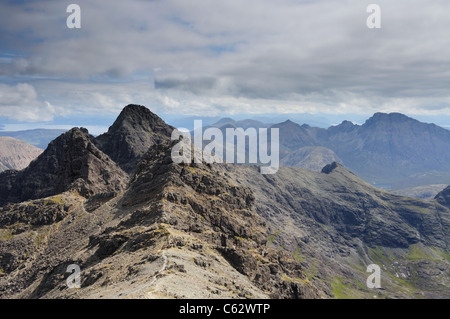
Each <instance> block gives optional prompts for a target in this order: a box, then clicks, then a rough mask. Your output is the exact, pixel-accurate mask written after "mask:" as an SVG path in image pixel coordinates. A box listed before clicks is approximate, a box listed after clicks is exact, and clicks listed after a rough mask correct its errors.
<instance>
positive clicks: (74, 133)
mask: <svg viewBox="0 0 450 319" xmlns="http://www.w3.org/2000/svg"><path fill="white" fill-rule="evenodd" d="M93 140H94V138H93V136H91V135H90V134H89V133H88V131H87V130H86V129H83V128H73V129H72V130H70V131H68V132H66V133H64V134H62V135H61V136H59V137H58V138H56V139H55V140H54V141H52V142H51V143H50V144H49V146H48V147H47V149H46V150H45V151H44V152H43V153H42V154H41V155H40V156H39V157H38V158H37V159H36V160H35V161H33V162H32V163H31V164H30V165H29V166H28V167H27V168H25V169H23V170H21V171H8V172H4V173H2V174H0V203H7V202H21V201H25V200H29V199H37V198H43V197H48V196H52V195H56V194H59V193H62V192H65V191H69V190H73V191H76V192H78V193H79V194H80V195H82V196H85V197H89V196H92V195H94V194H98V193H115V192H119V191H121V190H123V189H124V188H125V186H126V184H127V182H128V176H127V174H126V173H124V172H123V171H122V170H121V169H120V168H119V167H118V166H117V164H116V163H115V162H113V161H112V160H111V159H110V158H109V157H108V156H107V155H105V154H104V153H102V152H101V151H100V150H99V149H98V148H97V147H96V146H95V145H94V143H93Z"/></svg>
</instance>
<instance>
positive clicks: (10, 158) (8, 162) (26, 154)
mask: <svg viewBox="0 0 450 319" xmlns="http://www.w3.org/2000/svg"><path fill="white" fill-rule="evenodd" d="M41 153H42V150H41V149H39V148H37V147H34V146H32V145H30V144H27V143H25V142H22V141H19V140H18V139H15V138H12V137H8V136H0V172H1V171H5V170H7V169H13V170H21V169H23V168H25V167H27V166H28V164H30V162H31V161H32V160H34V159H35V158H36V157H38V156H39V154H41ZM2 168H3V169H2Z"/></svg>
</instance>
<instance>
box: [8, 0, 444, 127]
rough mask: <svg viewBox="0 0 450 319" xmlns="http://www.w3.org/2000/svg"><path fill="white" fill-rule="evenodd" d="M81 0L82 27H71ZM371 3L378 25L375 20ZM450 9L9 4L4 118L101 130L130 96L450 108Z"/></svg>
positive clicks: (415, 110)
mask: <svg viewBox="0 0 450 319" xmlns="http://www.w3.org/2000/svg"><path fill="white" fill-rule="evenodd" d="M71 3H76V4H78V5H79V6H80V8H81V28H79V29H69V28H68V27H67V25H66V19H67V17H68V16H69V15H70V13H67V12H66V9H67V6H68V5H69V4H71ZM371 3H376V4H378V5H379V6H380V7H381V28H380V29H369V28H368V27H367V25H366V20H367V18H368V16H369V15H370V13H367V11H366V9H367V6H368V5H369V4H371ZM449 19H450V2H449V1H448V0H433V1H425V0H396V1H377V0H373V1H372V0H371V1H367V2H366V1H361V0H341V1H336V0H333V1H328V0H314V1H313V0H276V1H275V0H246V1H243V0H227V1H222V0H221V1H218V0H217V1H216V0H154V1H146V0H131V1H130V0H127V1H125V0H122V1H119V0H108V1H100V0H86V1H84V0H71V1H63V0H58V1H54V0H49V1H26V0H22V1H12V0H11V1H6V0H4V1H2V2H1V3H0V125H1V124H3V125H4V127H5V125H6V126H8V125H9V126H10V127H11V124H24V125H33V123H39V124H40V123H50V124H52V125H66V124H74V125H75V124H77V123H72V122H76V121H81V122H83V121H84V122H86V123H87V122H88V124H91V125H93V126H94V125H95V124H96V123H98V125H100V126H101V125H102V123H104V122H106V121H110V119H113V118H114V117H115V116H116V115H117V114H118V112H120V110H121V109H122V108H123V107H124V106H125V105H127V104H129V103H136V104H143V105H146V106H147V107H149V108H150V109H152V111H154V112H155V113H157V114H160V115H179V116H181V115H186V116H192V115H193V116H199V115H202V116H205V115H210V116H229V115H231V116H233V115H236V114H241V113H245V114H269V113H270V114H272V113H311V114H319V113H320V114H342V116H343V117H345V114H363V115H370V114H373V113H375V112H403V113H406V114H410V115H412V114H417V115H424V116H425V115H428V116H440V117H441V116H442V117H445V116H449V115H450V23H449V21H450V20H449ZM27 123H28V124H27ZM82 124H84V123H82ZM35 125H37V124H35Z"/></svg>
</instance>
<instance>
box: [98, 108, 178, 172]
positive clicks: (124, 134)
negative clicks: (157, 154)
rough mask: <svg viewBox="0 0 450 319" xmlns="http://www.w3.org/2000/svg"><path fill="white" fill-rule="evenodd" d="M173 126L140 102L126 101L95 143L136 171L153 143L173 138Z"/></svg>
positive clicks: (122, 166) (126, 170) (127, 168)
mask: <svg viewBox="0 0 450 319" xmlns="http://www.w3.org/2000/svg"><path fill="white" fill-rule="evenodd" d="M172 130H173V127H171V126H170V125H167V124H166V123H165V122H164V121H163V120H162V119H161V118H160V117H158V116H157V115H156V114H154V113H152V112H151V111H150V110H149V109H147V108H146V107H144V106H141V105H134V104H130V105H127V106H126V107H125V108H124V109H123V111H122V112H121V113H120V115H119V117H118V118H117V120H116V121H115V122H114V124H113V125H112V126H111V127H110V128H109V130H108V132H106V133H104V134H102V135H100V136H98V137H97V138H96V139H95V145H96V146H97V147H98V148H99V149H100V150H102V151H103V152H104V153H105V154H107V155H109V156H110V157H111V159H112V160H114V161H115V162H116V163H117V164H118V165H119V166H120V167H121V168H122V169H123V170H124V171H125V172H127V173H130V174H131V173H133V171H134V170H135V169H136V166H137V164H138V162H139V160H140V158H141V157H142V156H143V155H144V154H145V152H146V151H147V150H148V148H149V147H150V146H152V145H154V144H158V143H160V142H162V141H167V140H169V139H170V136H171V134H172Z"/></svg>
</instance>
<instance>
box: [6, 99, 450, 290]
mask: <svg viewBox="0 0 450 319" xmlns="http://www.w3.org/2000/svg"><path fill="white" fill-rule="evenodd" d="M285 125H286V126H293V124H292V123H285ZM134 127H136V130H137V131H139V132H147V134H148V135H147V137H146V138H147V139H146V140H145V141H144V140H143V139H141V140H139V142H138V140H137V135H138V134H137V132H134V131H133V128H134ZM170 130H171V127H170V126H168V125H167V124H165V123H164V122H163V121H162V120H160V119H159V118H157V117H156V115H154V114H153V113H151V112H150V111H149V110H147V109H145V108H144V107H142V106H136V105H129V106H127V107H126V108H125V109H124V110H123V112H122V113H121V114H120V116H119V118H118V119H117V120H116V122H115V123H114V125H113V126H112V127H111V128H110V130H109V131H108V133H105V134H107V135H103V137H101V136H100V137H98V138H97V139H95V138H94V137H92V136H91V135H89V133H88V132H87V131H86V130H85V129H80V128H74V129H72V130H71V131H69V132H67V133H65V134H63V135H61V136H60V137H58V138H57V139H55V140H54V141H53V142H52V143H50V145H49V147H48V148H47V149H46V150H45V151H44V152H43V153H42V154H41V155H40V156H39V157H38V158H37V159H36V160H35V161H34V162H32V163H31V164H30V166H29V167H28V168H26V169H24V170H22V171H7V172H4V173H2V174H1V175H0V179H1V184H0V198H1V205H0V298H373V297H376V298H427V297H428V298H443V297H447V298H448V297H450V294H449V292H450V289H449V288H450V259H449V257H448V256H449V253H450V208H449V207H448V201H446V199H448V196H447V195H448V188H447V190H444V191H443V192H442V193H441V194H440V195H438V196H437V197H436V199H435V200H429V201H425V200H419V199H413V198H410V197H402V196H398V195H393V194H390V193H388V192H386V191H383V190H380V189H377V188H375V187H373V186H371V185H370V184H368V183H366V182H364V181H362V180H361V179H359V178H358V177H357V176H356V175H355V174H353V173H352V172H350V171H349V170H347V169H346V168H345V167H343V166H342V165H341V164H339V163H337V162H333V163H332V164H329V165H326V166H325V167H323V169H321V170H320V171H310V170H306V169H302V168H288V167H281V168H280V169H279V171H278V172H277V173H276V174H273V175H263V174H261V173H260V171H259V168H258V167H257V166H251V165H232V164H207V163H181V164H177V163H174V162H173V161H172V159H171V150H172V147H173V145H174V143H175V142H177V141H170V135H169V133H170ZM132 136H134V137H135V139H130V137H132ZM300 138H302V136H300V135H299V136H297V137H295V139H300ZM108 139H110V140H111V141H114V142H111V143H112V144H114V143H116V144H114V145H115V146H114V147H112V146H111V145H109V142H106V141H107V140H108ZM119 141H121V142H119ZM143 148H146V149H143ZM124 150H127V152H123V151H124ZM108 153H109V154H108ZM125 158H128V159H130V162H131V159H133V160H134V161H135V163H136V164H133V165H132V166H128V167H127V166H124V165H125ZM124 169H126V170H127V172H125V171H124ZM371 264H376V265H379V267H380V269H381V288H378V289H375V288H369V287H368V286H367V285H366V280H367V278H368V276H369V273H368V272H367V266H369V265H371ZM70 265H77V266H78V267H80V270H81V274H80V279H81V281H80V287H79V288H78V289H72V288H70V287H69V285H68V280H69V279H70V278H69V275H70V273H69V272H67V269H68V267H69V266H70Z"/></svg>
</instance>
